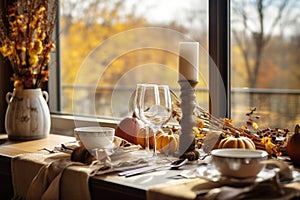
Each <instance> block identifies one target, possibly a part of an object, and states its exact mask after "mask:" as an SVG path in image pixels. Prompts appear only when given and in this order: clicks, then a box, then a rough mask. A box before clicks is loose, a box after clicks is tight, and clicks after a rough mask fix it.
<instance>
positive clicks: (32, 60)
mask: <svg viewBox="0 0 300 200" xmlns="http://www.w3.org/2000/svg"><path fill="white" fill-rule="evenodd" d="M38 61H39V57H38V56H37V55H31V56H30V59H29V64H30V66H34V65H35V64H36V63H37V62H38Z"/></svg>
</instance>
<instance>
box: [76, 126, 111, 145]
mask: <svg viewBox="0 0 300 200" xmlns="http://www.w3.org/2000/svg"><path fill="white" fill-rule="evenodd" d="M74 135H75V137H76V139H77V140H79V141H80V142H81V143H82V144H83V145H84V146H85V148H86V149H87V150H94V149H105V148H111V147H112V146H113V145H114V143H113V141H114V136H115V129H114V128H110V127H100V126H89V127H79V128H75V129H74Z"/></svg>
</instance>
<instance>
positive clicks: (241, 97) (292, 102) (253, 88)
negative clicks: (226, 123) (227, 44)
mask: <svg viewBox="0 0 300 200" xmlns="http://www.w3.org/2000/svg"><path fill="white" fill-rule="evenodd" d="M299 8H300V2H299V1H294V0H292V1H290V0H272V1H269V0H232V1H231V67H232V70H231V71H232V75H231V79H232V83H231V85H232V98H231V102H232V103H231V105H232V107H231V111H232V118H233V119H235V122H236V123H237V124H240V125H245V123H246V120H247V119H248V118H249V116H246V115H245V114H246V113H247V112H248V111H249V108H256V111H255V113H256V115H259V116H260V119H259V120H258V122H257V123H258V125H259V126H260V128H267V127H269V128H282V129H283V128H288V129H290V130H293V129H294V126H295V125H296V123H299V121H300V70H299V66H300V59H299V53H300V48H299V47H300V31H299V28H298V27H299V25H300V24H299V23H300V19H299V15H300V9H299ZM256 115H253V116H252V117H253V119H254V120H257V119H256V118H255V116H256Z"/></svg>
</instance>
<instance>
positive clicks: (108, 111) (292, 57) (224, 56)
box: [53, 0, 300, 130]
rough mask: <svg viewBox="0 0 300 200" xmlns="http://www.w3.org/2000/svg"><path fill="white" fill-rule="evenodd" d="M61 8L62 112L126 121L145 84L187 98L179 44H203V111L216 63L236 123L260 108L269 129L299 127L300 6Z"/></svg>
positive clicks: (242, 0) (231, 1)
mask: <svg viewBox="0 0 300 200" xmlns="http://www.w3.org/2000/svg"><path fill="white" fill-rule="evenodd" d="M60 6H61V9H60V10H61V13H60V32H59V38H60V59H59V60H60V61H61V63H60V64H61V71H60V73H61V84H60V85H61V87H60V89H61V99H60V100H61V104H60V106H59V107H60V108H59V109H56V108H54V110H53V111H58V112H61V113H69V114H74V113H75V114H79V115H85V116H93V117H94V116H97V117H102V118H103V116H105V117H111V118H122V117H124V116H126V115H129V114H130V112H131V110H130V98H131V95H132V93H133V90H134V88H135V85H136V83H138V82H157V83H165V84H169V85H170V86H171V87H172V89H173V90H174V91H175V92H177V94H179V85H178V83H177V55H176V50H177V47H176V42H178V41H179V40H193V41H198V42H199V43H200V45H201V47H202V49H201V50H200V70H199V71H200V77H199V78H200V82H199V84H198V85H197V88H196V89H197V101H198V103H199V104H200V105H201V106H203V107H204V108H207V109H209V94H208V87H209V84H211V85H210V87H211V88H210V90H213V87H214V84H215V82H213V81H212V80H213V79H214V78H215V76H214V74H215V72H213V74H209V71H208V68H209V67H208V66H209V64H211V61H212V60H213V62H214V63H215V64H216V65H217V67H218V69H219V71H218V73H220V75H221V77H222V78H223V80H222V81H223V82H222V83H221V85H223V87H224V89H225V95H227V96H226V97H225V101H228V102H223V101H222V99H221V100H220V99H219V100H218V98H217V97H218V95H216V97H215V99H217V101H216V102H217V104H218V105H220V108H218V109H222V108H225V109H227V111H228V112H229V113H227V116H230V117H231V118H232V119H233V120H234V122H235V124H236V125H237V126H241V125H244V123H245V121H246V120H247V116H246V115H245V114H246V112H247V111H249V108H251V107H256V113H257V114H258V115H260V116H261V118H260V119H259V122H258V123H259V125H260V126H261V127H272V128H277V127H278V128H289V129H290V130H292V129H293V127H294V126H295V124H296V123H299V120H300V114H299V113H300V99H299V98H300V88H299V87H300V83H299V81H300V78H299V76H300V74H299V73H300V70H299V64H300V63H299V62H300V60H299V58H298V55H299V49H300V48H299V44H300V42H299V41H300V40H299V38H300V37H299V36H300V32H299V30H298V29H297V28H296V27H299V23H300V21H299V19H298V18H299V17H298V18H297V16H299V14H300V13H299V12H300V9H299V8H300V5H299V2H298V1H288V0H274V1H266V0H254V1H253V0H227V1H218V0H210V1H197V0H187V1H180V0H176V1H175V0H174V1H172V4H171V3H170V1H167V0H157V1H156V0H155V1H147V0H140V1H138V0H136V1H135V0H110V1H107V0H106V1H104V0H89V1H83V0H72V1H67V0H61V5H60ZM209 12H210V20H211V21H210V22H209V20H208V18H209V17H208V14H209ZM228 12H230V18H229V15H227V14H228ZM222 14H225V15H226V16H227V17H228V18H226V17H225V18H224V16H222ZM260 19H261V20H260ZM214 20H215V21H214ZM208 24H210V25H211V27H210V31H211V32H209V31H208ZM226 27H230V29H228V31H229V32H228V33H227V29H226ZM222 29H225V30H222ZM208 36H210V38H209V39H208ZM170 41H171V42H170ZM228 42H230V46H226V44H227V43H228ZM229 49H230V51H229ZM208 51H210V56H211V58H210V57H209V56H208V53H207V52H208ZM229 52H231V54H229ZM229 66H230V68H229ZM255 68H256V69H255ZM210 70H211V69H210ZM211 71H212V70H211ZM211 73H212V72H211ZM209 79H210V83H208V80H209ZM217 82H218V81H216V83H217ZM223 83H225V84H223ZM221 90H222V89H221ZM216 92H217V93H218V91H216ZM58 96H59V95H58ZM221 116H223V117H224V116H225V115H223V114H221Z"/></svg>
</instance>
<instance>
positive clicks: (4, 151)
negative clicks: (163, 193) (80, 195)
mask: <svg viewBox="0 0 300 200" xmlns="http://www.w3.org/2000/svg"><path fill="white" fill-rule="evenodd" d="M74 140H75V138H74V137H69V136H62V135H55V134H50V135H49V136H48V137H47V138H44V139H39V140H32V141H10V140H8V139H7V135H6V134H0V197H1V199H11V197H12V196H13V189H12V181H11V164H10V162H11V158H12V157H13V156H16V155H19V154H23V153H32V152H39V151H41V149H43V148H45V147H46V148H49V149H53V148H54V147H55V146H56V145H59V144H62V143H66V142H70V141H74ZM188 167H189V166H183V167H182V168H180V170H183V169H186V168H188ZM177 174H178V171H177V170H162V171H157V172H154V173H151V174H145V175H139V176H134V177H129V178H125V177H120V176H118V175H117V173H111V174H105V175H101V176H95V177H92V178H90V181H89V185H90V186H89V187H90V193H91V197H92V199H99V198H100V197H101V198H102V199H122V200H126V199H130V200H132V199H146V191H147V189H148V188H149V187H151V186H154V185H157V184H162V183H167V182H171V181H174V179H173V178H172V177H174V176H175V175H177Z"/></svg>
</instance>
